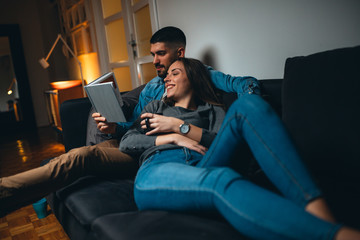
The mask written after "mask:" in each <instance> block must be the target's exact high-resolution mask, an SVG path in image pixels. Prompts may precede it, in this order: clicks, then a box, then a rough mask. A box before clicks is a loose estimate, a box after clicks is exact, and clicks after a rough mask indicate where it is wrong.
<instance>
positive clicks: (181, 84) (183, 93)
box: [164, 61, 193, 102]
mask: <svg viewBox="0 0 360 240" xmlns="http://www.w3.org/2000/svg"><path fill="white" fill-rule="evenodd" d="M164 81H165V89H166V91H167V97H168V98H169V99H172V100H174V101H175V102H178V101H181V100H185V99H191V97H192V94H193V89H192V87H191V84H190V81H189V79H188V77H187V75H186V71H185V68H184V65H183V63H182V62H180V61H176V62H174V63H173V64H171V66H170V67H169V70H168V74H167V76H166V78H165V79H164Z"/></svg>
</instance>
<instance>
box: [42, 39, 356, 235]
mask: <svg viewBox="0 0 360 240" xmlns="http://www.w3.org/2000/svg"><path fill="white" fill-rule="evenodd" d="M359 66H360V46H358V47H353V48H343V49H335V50H331V51H326V52H321V53H315V54H312V55H309V56H305V57H304V56H301V57H292V58H288V59H287V60H286V63H285V72H284V78H283V79H267V80H260V82H261V86H262V95H263V98H264V99H265V100H266V101H268V102H269V103H270V104H271V105H272V106H273V108H274V109H275V111H276V112H277V113H278V114H279V115H280V116H281V117H282V119H283V121H284V124H285V125H286V127H287V128H288V130H289V132H290V134H291V136H292V137H293V140H294V141H295V144H296V145H297V146H298V148H299V152H300V154H301V156H302V157H303V159H304V161H305V163H306V164H307V166H308V167H309V170H310V172H311V173H312V174H313V175H314V177H315V180H316V181H317V182H318V184H319V185H320V186H321V188H322V189H323V191H324V195H325V197H326V198H327V199H328V201H329V204H330V207H331V208H332V209H333V211H334V213H335V215H336V217H337V219H338V220H339V221H341V222H343V223H345V224H348V225H351V226H354V227H360V221H359V220H358V216H359V214H360V206H359V204H358V203H359V202H360V187H359V183H360V174H359V172H360V147H359V146H360V127H359V123H360V114H359V109H360V108H359V106H360V94H359V90H360V71H359ZM141 89H142V88H141V87H139V88H137V89H135V90H133V91H131V92H128V93H123V98H124V102H125V105H124V111H125V113H126V114H129V113H130V112H131V111H132V109H133V107H134V105H135V104H136V99H137V96H138V94H139V92H140V91H141ZM223 96H224V102H225V103H226V104H227V105H229V104H231V102H232V101H233V100H234V99H235V95H234V94H224V95H223ZM90 111H91V104H90V102H89V100H88V99H86V98H82V99H75V100H70V101H66V102H64V103H63V104H62V106H61V121H62V126H63V142H64V145H65V149H66V151H69V150H70V149H72V148H75V147H80V146H83V145H85V144H91V141H90V142H89V140H88V141H87V137H86V136H87V134H89V132H90V134H95V133H94V132H91V131H94V129H91V128H93V127H91V125H90V122H89V123H88V119H89V112H90ZM99 137H100V138H101V136H99ZM95 141H97V140H95ZM247 154H248V160H247V161H244V162H241V163H238V164H235V165H234V166H233V167H234V168H235V169H236V170H238V171H240V172H241V173H242V174H246V175H247V176H248V177H249V178H250V179H251V180H253V181H255V182H256V183H258V184H260V185H263V186H264V187H267V188H269V189H271V190H273V191H276V189H274V187H273V186H272V185H271V184H270V183H269V181H268V180H267V178H266V177H265V176H264V174H263V173H262V171H261V169H259V167H258V166H257V165H256V163H255V161H254V159H253V158H252V155H251V154H250V153H247ZM47 199H48V202H49V204H50V206H51V208H52V210H53V212H54V213H55V215H56V217H57V218H58V220H59V222H60V223H61V224H62V226H63V227H64V230H65V231H66V233H67V234H68V236H69V237H70V238H71V239H77V240H78V239H87V240H88V239H129V240H136V239H141V240H147V239H149V240H153V239H154V240H155V239H156V240H159V239H164V240H165V239H166V240H168V239H187V240H191V239H194V240H195V239H196V240H199V239H204V240H205V239H206V240H209V239H214V240H215V239H246V238H245V237H244V236H242V235H241V234H240V233H238V232H237V231H236V230H234V229H233V228H232V227H231V226H230V225H229V224H228V223H227V222H226V221H225V220H224V219H222V218H221V217H220V216H218V215H216V214H215V215H214V214H210V213H204V214H194V213H177V212H168V211H151V210H149V211H138V210H137V208H136V205H135V203H134V199H133V180H132V179H122V178H121V176H119V178H110V177H109V178H100V177H96V176H86V177H83V178H80V179H79V180H77V181H76V182H74V183H73V184H71V185H69V186H67V187H65V188H63V189H61V190H59V191H57V192H55V193H52V194H50V195H49V196H48V197H47Z"/></svg>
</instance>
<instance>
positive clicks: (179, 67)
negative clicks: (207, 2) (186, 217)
mask: <svg viewBox="0 0 360 240" xmlns="http://www.w3.org/2000/svg"><path fill="white" fill-rule="evenodd" d="M165 87H166V90H167V98H166V100H165V101H154V102H151V103H150V104H149V105H147V106H146V107H145V108H144V111H143V114H142V115H141V116H140V118H139V119H138V120H137V121H136V122H135V124H134V126H133V128H132V129H131V130H129V131H128V132H127V133H126V134H125V135H124V137H123V139H122V141H121V144H120V150H121V151H123V152H126V153H128V154H130V155H133V156H136V157H140V158H139V159H140V164H141V167H140V169H139V172H138V174H137V177H136V181H135V190H134V193H135V201H136V203H137V205H138V207H139V209H166V210H175V211H210V210H216V211H218V212H219V213H220V214H222V215H223V216H224V218H225V219H227V220H228V221H229V222H230V223H231V224H232V225H233V226H234V227H235V228H236V229H238V230H239V231H240V232H242V233H243V234H245V235H247V236H249V237H251V238H256V239H289V238H298V239H346V238H347V237H352V239H356V237H357V238H360V233H359V232H358V231H356V230H352V229H349V228H346V227H342V226H341V225H339V224H335V223H334V222H333V217H332V215H331V213H330V211H329V210H328V208H327V206H326V203H325V201H324V200H323V199H322V198H321V193H320V191H319V190H318V188H317V187H316V186H315V184H314V183H313V181H312V180H311V178H310V176H309V175H308V173H307V171H306V170H305V168H304V166H303V165H302V162H301V160H300V159H299V157H298V154H297V152H296V151H295V149H294V146H293V144H292V143H291V141H290V140H289V136H288V135H287V133H286V131H285V130H284V128H283V126H282V123H281V120H280V119H279V118H278V117H277V115H276V114H275V113H274V112H273V111H272V110H271V108H270V107H269V106H268V105H267V104H266V103H265V102H264V101H263V100H262V99H261V98H260V97H258V96H255V95H248V96H243V97H241V98H239V99H238V100H236V101H235V102H234V103H233V104H232V106H231V107H230V109H229V110H228V112H227V114H226V117H225V112H224V110H223V109H222V108H221V105H220V104H219V101H218V100H217V97H216V94H215V92H214V91H213V88H212V86H211V81H210V80H209V77H208V75H207V71H206V69H205V67H204V65H203V64H202V63H201V62H199V61H197V60H194V59H186V58H182V59H179V60H177V61H176V62H174V63H173V64H172V65H171V67H170V68H169V70H168V75H167V77H166V78H165ZM224 117H225V118H224ZM221 124H222V125H221ZM179 126H180V127H179ZM245 142H247V144H248V145H249V147H250V149H251V150H252V152H253V154H254V156H255V158H256V159H257V161H258V162H259V164H260V166H261V167H262V168H263V170H264V172H265V173H266V174H267V176H268V177H269V179H270V180H271V181H272V182H273V183H274V184H275V186H277V188H278V189H279V190H280V192H281V193H282V196H279V195H276V194H274V193H272V192H269V191H267V190H265V189H262V188H260V187H258V186H256V185H255V184H252V183H251V182H249V181H248V180H246V179H245V178H243V177H242V176H241V175H239V174H238V173H236V172H235V171H233V170H231V169H230V168H227V167H225V166H227V165H229V162H230V161H231V160H239V158H240V157H239V156H234V155H235V153H236V150H237V149H239V147H240V146H241V145H242V144H244V143H245ZM210 145H211V146H210Z"/></svg>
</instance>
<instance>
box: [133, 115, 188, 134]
mask: <svg viewBox="0 0 360 240" xmlns="http://www.w3.org/2000/svg"><path fill="white" fill-rule="evenodd" d="M141 118H142V121H141V122H140V125H141V128H142V129H147V128H148V127H149V128H150V129H151V130H150V131H148V132H147V133H146V135H152V134H156V133H173V132H176V131H177V130H178V128H179V126H180V124H182V123H183V121H182V120H180V119H178V118H174V117H165V116H162V115H159V114H154V113H144V114H142V115H141ZM146 119H148V120H146ZM146 121H148V126H147V125H146Z"/></svg>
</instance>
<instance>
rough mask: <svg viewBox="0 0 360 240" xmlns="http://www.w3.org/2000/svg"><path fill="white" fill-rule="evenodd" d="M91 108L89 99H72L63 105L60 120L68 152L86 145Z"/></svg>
mask: <svg viewBox="0 0 360 240" xmlns="http://www.w3.org/2000/svg"><path fill="white" fill-rule="evenodd" d="M90 108H91V103H90V100H89V99H88V98H78V99H71V100H67V101H65V102H63V103H62V104H61V106H60V119H61V125H62V135H63V144H64V146H65V151H66V152H68V151H69V150H71V149H73V148H77V147H81V146H84V145H85V143H86V131H87V119H88V115H89V111H90Z"/></svg>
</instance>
